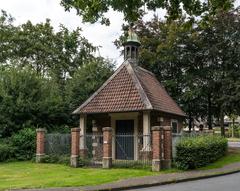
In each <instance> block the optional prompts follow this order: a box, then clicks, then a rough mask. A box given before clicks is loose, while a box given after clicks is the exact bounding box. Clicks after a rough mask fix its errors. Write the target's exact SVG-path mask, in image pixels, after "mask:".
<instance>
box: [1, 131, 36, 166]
mask: <svg viewBox="0 0 240 191" xmlns="http://www.w3.org/2000/svg"><path fill="white" fill-rule="evenodd" d="M35 143H36V132H35V129H31V128H24V129H22V130H20V131H19V132H18V133H16V134H13V135H12V136H11V137H9V138H5V139H0V161H1V162H2V161H9V160H30V159H32V158H33V157H34V155H35V151H36V146H35Z"/></svg>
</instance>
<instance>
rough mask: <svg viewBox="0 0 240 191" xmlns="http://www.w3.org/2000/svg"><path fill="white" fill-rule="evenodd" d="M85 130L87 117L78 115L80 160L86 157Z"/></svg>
mask: <svg viewBox="0 0 240 191" xmlns="http://www.w3.org/2000/svg"><path fill="white" fill-rule="evenodd" d="M86 129H87V116H86V115H85V114H80V157H82V158H85V157H86V156H87V147H86Z"/></svg>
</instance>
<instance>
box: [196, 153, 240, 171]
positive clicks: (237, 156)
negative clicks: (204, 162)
mask: <svg viewBox="0 0 240 191" xmlns="http://www.w3.org/2000/svg"><path fill="white" fill-rule="evenodd" d="M235 162H240V151H239V150H235V149H232V150H230V151H229V153H228V154H227V155H226V156H224V157H222V158H221V159H219V160H218V161H216V162H214V163H212V164H209V165H208V166H205V167H202V168H199V170H210V169H214V168H221V167H223V166H225V165H228V164H231V163H235Z"/></svg>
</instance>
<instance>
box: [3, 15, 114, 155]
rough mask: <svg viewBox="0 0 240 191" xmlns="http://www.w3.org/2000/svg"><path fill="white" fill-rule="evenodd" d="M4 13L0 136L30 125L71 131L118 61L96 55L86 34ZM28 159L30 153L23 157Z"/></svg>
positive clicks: (50, 129)
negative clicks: (20, 21)
mask: <svg viewBox="0 0 240 191" xmlns="http://www.w3.org/2000/svg"><path fill="white" fill-rule="evenodd" d="M13 20H14V19H13V18H12V17H11V16H9V15H8V14H7V13H6V12H4V11H2V15H1V16H0V113H1V115H0V138H5V137H11V136H12V135H15V134H16V136H17V134H18V132H19V131H21V130H22V129H24V128H26V127H33V129H34V128H38V127H41V128H46V129H47V130H48V132H53V131H58V132H60V131H64V132H66V131H68V132H69V130H70V128H69V127H72V126H75V125H77V124H78V117H76V116H72V115H71V113H72V112H73V110H74V109H76V107H78V106H79V105H80V104H81V103H82V102H83V101H85V100H86V99H87V98H88V97H89V96H90V95H91V94H92V93H93V92H94V91H95V90H96V89H97V88H99V86H101V84H102V83H103V82H104V81H105V80H106V79H107V78H108V77H109V76H110V75H111V74H112V72H113V64H112V63H111V62H110V61H109V60H106V59H104V58H102V57H99V56H95V51H96V50H97V47H94V46H93V45H91V44H90V43H89V42H88V41H87V39H85V38H84V37H83V36H82V35H81V29H79V28H78V29H76V30H73V31H69V30H68V29H67V28H65V27H64V26H62V25H61V26H60V28H59V31H58V32H55V31H54V29H53V27H52V26H51V23H50V20H47V21H46V22H45V23H39V24H36V25H34V24H32V23H31V22H30V21H28V22H27V23H25V24H22V25H19V26H15V25H13ZM24 157H25V158H28V157H27V156H24Z"/></svg>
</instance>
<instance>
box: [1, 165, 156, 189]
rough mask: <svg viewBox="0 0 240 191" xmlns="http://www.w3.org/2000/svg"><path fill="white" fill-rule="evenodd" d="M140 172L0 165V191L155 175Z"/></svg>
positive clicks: (74, 184) (86, 183)
mask: <svg viewBox="0 0 240 191" xmlns="http://www.w3.org/2000/svg"><path fill="white" fill-rule="evenodd" d="M156 174H159V173H156V172H155V173H154V172H151V171H150V170H144V169H142V170H141V169H110V170H104V169H96V168H95V169H94V168H71V167H68V166H65V165H59V164H36V163H33V162H9V163H0V190H5V189H13V188H46V187H68V186H84V185H97V184H103V183H107V182H113V181H117V180H120V179H124V178H131V177H139V176H148V175H156Z"/></svg>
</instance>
